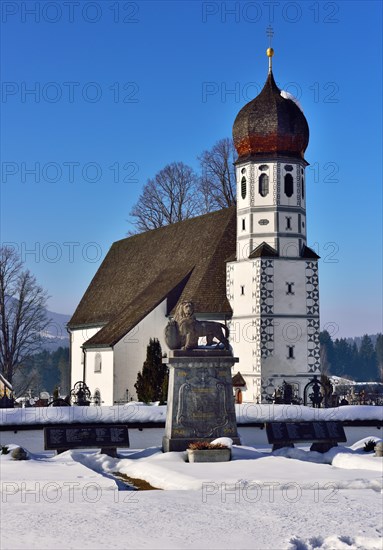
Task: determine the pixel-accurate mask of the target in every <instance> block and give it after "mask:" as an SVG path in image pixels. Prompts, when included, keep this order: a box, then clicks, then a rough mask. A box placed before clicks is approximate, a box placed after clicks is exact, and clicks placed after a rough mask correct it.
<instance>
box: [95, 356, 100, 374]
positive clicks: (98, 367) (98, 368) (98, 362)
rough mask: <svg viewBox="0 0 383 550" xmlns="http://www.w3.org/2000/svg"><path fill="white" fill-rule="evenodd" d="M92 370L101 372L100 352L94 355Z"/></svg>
mask: <svg viewBox="0 0 383 550" xmlns="http://www.w3.org/2000/svg"><path fill="white" fill-rule="evenodd" d="M94 372H101V353H96V355H95V357H94Z"/></svg>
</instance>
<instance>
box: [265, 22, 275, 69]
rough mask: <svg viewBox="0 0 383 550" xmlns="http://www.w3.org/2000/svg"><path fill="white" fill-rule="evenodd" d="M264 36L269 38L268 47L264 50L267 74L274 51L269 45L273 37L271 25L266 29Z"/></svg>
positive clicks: (270, 67)
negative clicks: (267, 65) (267, 62)
mask: <svg viewBox="0 0 383 550" xmlns="http://www.w3.org/2000/svg"><path fill="white" fill-rule="evenodd" d="M266 34H267V36H268V37H269V47H268V48H267V50H266V55H267V57H268V58H269V73H271V69H272V57H273V55H274V50H273V48H272V47H271V43H272V40H273V36H274V29H273V27H272V26H271V25H269V26H268V27H267V29H266Z"/></svg>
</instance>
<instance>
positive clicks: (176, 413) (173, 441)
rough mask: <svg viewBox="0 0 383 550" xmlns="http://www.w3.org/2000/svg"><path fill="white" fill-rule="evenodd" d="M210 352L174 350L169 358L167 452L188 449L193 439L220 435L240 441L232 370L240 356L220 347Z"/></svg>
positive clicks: (207, 438)
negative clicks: (186, 352) (230, 354)
mask: <svg viewBox="0 0 383 550" xmlns="http://www.w3.org/2000/svg"><path fill="white" fill-rule="evenodd" d="M209 352H210V353H207V354H206V353H205V354H200V353H198V354H193V353H190V352H189V354H188V355H187V356H186V354H185V355H184V353H182V354H179V353H177V352H175V353H174V356H173V357H170V359H169V364H168V365H169V391H168V405H167V416H166V426H165V435H164V437H163V442H162V447H163V451H164V452H169V451H185V450H186V449H187V448H188V446H189V444H190V443H193V442H196V441H208V442H210V441H213V440H214V439H217V438H218V437H229V438H230V439H232V440H233V442H234V443H235V444H236V445H239V444H240V439H239V437H238V431H237V422H236V417H235V407H234V396H233V384H232V373H231V367H232V366H233V365H234V363H236V362H238V359H237V358H235V357H232V356H228V355H227V353H226V352H220V351H218V350H217V351H216V352H215V353H211V350H209ZM201 355H202V356H201Z"/></svg>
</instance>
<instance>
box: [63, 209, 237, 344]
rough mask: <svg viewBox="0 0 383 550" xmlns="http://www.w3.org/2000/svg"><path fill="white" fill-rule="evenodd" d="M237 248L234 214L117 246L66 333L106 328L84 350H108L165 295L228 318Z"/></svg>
mask: <svg viewBox="0 0 383 550" xmlns="http://www.w3.org/2000/svg"><path fill="white" fill-rule="evenodd" d="M235 247H236V209H235V207H234V206H233V207H230V208H225V209H223V210H219V211H218V212H213V213H211V214H206V215H204V216H199V217H197V218H192V219H190V220H185V221H183V222H180V223H177V224H172V225H168V226H166V227H162V228H160V229H154V230H153V231H147V232H146V233H141V234H138V235H134V236H132V237H129V238H127V239H123V240H121V241H117V242H115V243H114V244H113V245H112V247H111V248H110V250H109V252H108V254H107V255H106V257H105V259H104V261H103V262H102V264H101V266H100V268H99V269H98V271H97V273H96V275H95V276H94V278H93V280H92V281H91V283H90V285H89V287H88V289H87V290H86V292H85V294H84V296H83V298H82V300H81V301H80V304H79V305H78V307H77V309H76V311H75V312H74V314H73V316H72V318H71V320H70V321H69V323H68V326H69V328H76V327H80V326H84V325H87V326H91V325H105V326H104V327H103V328H102V329H101V330H100V331H99V332H98V333H97V334H96V335H95V336H94V337H93V338H91V339H90V340H88V341H87V342H86V346H87V347H90V346H102V345H104V346H112V345H114V344H115V343H116V342H118V341H119V340H120V339H121V338H122V337H123V336H124V335H125V334H127V332H129V331H130V330H131V329H132V328H133V327H134V326H136V325H137V323H139V322H140V321H141V320H142V319H143V318H144V317H146V315H147V314H148V313H150V311H152V310H153V309H154V308H155V307H156V306H157V305H158V304H159V303H161V302H162V301H163V300H164V299H165V298H166V296H168V295H169V294H171V295H173V302H174V303H173V304H172V306H174V305H175V304H176V302H177V300H178V299H180V300H185V299H188V300H192V301H193V302H194V304H195V307H196V311H197V312H199V313H222V314H226V315H231V313H232V311H231V307H230V304H229V302H228V300H227V298H226V264H225V260H226V258H227V257H229V256H230V255H232V254H233V253H234V252H235Z"/></svg>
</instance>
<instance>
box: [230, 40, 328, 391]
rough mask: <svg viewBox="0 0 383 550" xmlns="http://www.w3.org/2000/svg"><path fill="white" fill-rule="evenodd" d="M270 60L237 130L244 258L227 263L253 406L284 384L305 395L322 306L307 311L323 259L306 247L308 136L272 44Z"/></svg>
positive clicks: (240, 254) (315, 363)
mask: <svg viewBox="0 0 383 550" xmlns="http://www.w3.org/2000/svg"><path fill="white" fill-rule="evenodd" d="M266 53H267V56H268V59H269V70H268V75H267V79H266V82H265V85H264V87H263V89H262V91H261V93H260V94H259V95H258V96H257V97H256V98H255V99H253V100H252V101H250V102H249V103H248V104H247V105H245V106H244V107H243V108H242V109H241V110H240V112H239V113H238V115H237V117H236V119H235V122H234V125H233V139H234V145H235V147H236V149H237V152H238V159H237V161H236V177H237V256H236V260H235V261H234V262H229V263H228V298H229V300H230V301H231V304H232V307H233V312H234V315H233V327H235V325H237V327H236V328H234V329H233V330H234V331H235V336H236V339H237V342H235V341H233V347H234V351H235V353H236V354H238V355H239V356H240V357H248V363H247V364H246V365H240V367H241V373H242V375H243V376H244V377H245V379H246V371H247V376H248V378H249V380H248V382H249V384H250V386H252V387H251V388H249V387H248V392H249V393H248V397H249V398H250V399H249V400H254V399H255V398H257V397H258V398H259V399H260V398H261V397H262V399H263V400H264V399H266V398H267V397H268V396H271V393H273V391H274V390H275V388H276V387H277V386H278V384H282V382H283V380H285V379H291V380H294V381H293V382H292V383H294V384H295V385H296V388H295V389H296V391H297V392H298V393H299V394H302V392H303V385H304V383H307V381H308V376H307V375H308V372H310V373H311V372H312V373H314V372H317V371H318V369H319V342H318V337H319V311H317V310H318V308H319V306H318V307H316V308H315V312H313V311H312V310H311V308H310V307H309V305H308V304H311V301H312V298H311V297H310V298H309V297H308V296H309V295H308V292H309V290H310V291H311V290H312V288H311V287H312V285H313V284H314V283H313V281H314V280H316V281H317V275H316V273H317V272H316V269H317V259H318V257H317V256H316V254H315V253H314V252H312V251H310V250H309V249H308V248H307V242H306V192H305V168H306V166H307V164H308V163H307V162H306V160H305V158H304V153H305V150H306V148H307V145H308V142H309V128H308V124H307V121H306V118H305V116H304V114H303V112H302V110H301V108H300V106H299V105H298V104H297V102H296V101H295V100H294V99H293V98H291V96H289V94H287V93H285V92H281V90H280V89H279V88H278V86H277V85H276V83H275V80H274V76H273V71H272V57H273V55H274V50H273V49H272V48H271V44H270V47H269V48H268V49H267V52H266ZM307 256H309V258H307ZM307 264H310V265H309V266H308V265H307ZM314 273H315V277H314V275H313V274H314ZM313 277H314V278H313ZM314 286H315V284H314ZM315 288H316V290H315V292H316V296H317V292H318V289H317V284H316V286H315ZM310 296H311V295H310ZM313 327H314V329H315V330H313ZM314 332H315V334H314ZM292 333H294V335H293V334H292ZM309 334H310V337H309ZM286 381H288V380H286ZM245 397H246V396H245Z"/></svg>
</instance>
